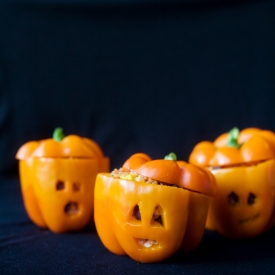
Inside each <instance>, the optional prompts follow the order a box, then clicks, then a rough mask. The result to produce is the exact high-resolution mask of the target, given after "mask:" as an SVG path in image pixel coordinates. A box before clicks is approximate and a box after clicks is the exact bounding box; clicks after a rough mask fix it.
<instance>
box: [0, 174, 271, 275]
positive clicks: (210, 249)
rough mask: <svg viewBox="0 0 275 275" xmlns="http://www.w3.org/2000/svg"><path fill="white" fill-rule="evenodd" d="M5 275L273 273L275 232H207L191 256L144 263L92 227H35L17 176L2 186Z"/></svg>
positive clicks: (0, 242)
mask: <svg viewBox="0 0 275 275" xmlns="http://www.w3.org/2000/svg"><path fill="white" fill-rule="evenodd" d="M0 206H1V208H0V271H1V274H3V275H4V274H160V273H161V274H241V273H244V274H274V273H275V261H274V255H275V232H274V231H271V232H269V233H267V234H264V235H262V236H260V237H258V238H255V239H252V240H238V241H232V240H228V239H225V238H223V237H221V236H220V235H219V234H217V233H214V232H208V231H206V232H205V234H204V237H203V240H202V242H201V244H200V245H199V246H198V247H197V248H196V249H195V250H194V251H193V252H191V253H189V254H185V255H182V254H175V255H174V256H172V257H171V258H169V259H167V260H166V261H164V262H161V263H154V264H141V263H138V262H135V261H134V260H132V259H131V258H129V257H128V256H117V255H114V254H112V253H111V252H109V251H108V250H107V249H106V248H105V247H104V246H103V245H102V243H101V241H100V239H99V237H98V236H97V233H96V230H95V228H94V227H93V226H91V227H90V228H86V229H85V230H83V231H81V232H77V233H66V234H65V233H64V234H55V233H52V232H51V231H49V230H47V229H40V228H38V227H37V226H36V225H34V224H33V223H32V222H31V221H30V220H29V218H28V217H27V215H26V212H25V210H24V206H23V202H22V197H21V191H20V184H19V180H18V179H17V178H9V179H2V180H1V184H0Z"/></svg>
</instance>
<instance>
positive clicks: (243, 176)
mask: <svg viewBox="0 0 275 275" xmlns="http://www.w3.org/2000/svg"><path fill="white" fill-rule="evenodd" d="M274 159H275V134H274V133H273V132H271V131H268V130H261V129H258V128H246V129H244V130H242V131H240V132H239V131H238V129H237V128H234V129H232V130H231V131H230V132H229V133H224V134H222V135H220V136H219V137H218V138H217V139H216V140H215V141H214V142H213V143H212V142H209V141H203V142H200V143H199V144H197V145H196V146H195V148H194V149H193V151H192V153H191V155H190V157H189V161H190V163H193V164H195V165H200V166H203V167H205V168H207V169H209V170H210V171H211V172H212V174H213V175H214V176H215V178H216V183H217V194H216V197H215V198H212V199H211V203H210V206H209V212H208V217H207V223H206V228H207V229H210V230H217V231H218V232H220V233H221V234H222V235H224V236H225V237H228V238H234V239H241V238H253V237H256V236H258V235H259V234H261V233H263V232H265V231H266V230H268V229H270V228H271V227H273V226H274V224H275V215H274V209H275V204H274V202H275V160H274Z"/></svg>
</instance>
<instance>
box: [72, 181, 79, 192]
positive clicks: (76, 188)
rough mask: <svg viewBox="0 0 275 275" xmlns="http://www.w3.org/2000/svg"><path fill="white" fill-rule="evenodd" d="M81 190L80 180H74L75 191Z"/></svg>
mask: <svg viewBox="0 0 275 275" xmlns="http://www.w3.org/2000/svg"><path fill="white" fill-rule="evenodd" d="M79 190H80V182H73V192H78V191H79Z"/></svg>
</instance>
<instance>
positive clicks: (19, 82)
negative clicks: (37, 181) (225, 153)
mask: <svg viewBox="0 0 275 275" xmlns="http://www.w3.org/2000/svg"><path fill="white" fill-rule="evenodd" d="M274 15H275V1H199V0H197V1H191V0H190V1H188V0H185V1H184V0H183V1H153V0H151V1H149V0H148V1H145V0H143V1H142V0H129V1H126V0H125V1H123V0H121V1H119V0H113V1H112V0H105V1H96V0H91V1H84V0H80V1H77V0H70V1H62V0H32V1H31V0H30V1H23V0H21V1H19V0H17V1H15V0H12V1H2V2H1V5H0V26H1V27H0V152H1V158H0V175H1V179H2V180H1V181H0V185H1V193H0V204H1V210H0V214H1V215H0V230H1V232H0V239H1V238H2V243H1V241H0V271H1V269H2V270H3V272H4V273H3V274H9V273H11V274H20V273H26V274H27V273H28V271H29V270H33V271H34V272H35V273H33V274H52V273H55V274H70V271H71V273H72V274H89V273H91V274H92V272H95V270H96V272H97V274H101V273H102V274H105V273H104V271H105V272H107V271H110V272H111V271H113V272H114V273H116V272H117V273H119V272H120V274H129V273H130V272H131V274H154V273H156V272H166V273H169V272H170V273H171V274H175V273H179V274H202V273H204V274H233V272H234V273H235V274H236V273H237V274H239V272H240V271H242V272H243V271H244V270H246V271H249V272H250V273H251V274H253V273H254V274H259V273H257V272H260V269H262V272H263V273H261V274H274V272H275V271H274V270H275V269H274V267H273V266H272V263H271V261H273V258H274V256H273V255H275V253H274V252H275V251H274V249H273V248H272V247H271V245H272V243H273V244H274V242H275V240H274V238H273V237H272V234H271V233H270V234H268V235H267V236H264V237H261V238H259V239H257V240H252V241H248V242H246V241H244V242H238V243H235V242H230V241H228V240H224V239H223V238H221V237H219V236H218V235H217V234H214V233H213V234H212V233H209V232H206V236H205V238H204V239H203V242H202V244H201V246H200V248H198V250H197V251H196V252H194V253H195V254H191V255H190V256H186V257H187V258H185V259H184V260H183V261H182V259H180V258H178V257H177V256H175V257H173V258H172V259H171V260H169V261H168V262H166V263H163V264H157V265H140V264H137V263H134V262H133V261H132V260H131V259H129V258H127V257H122V258H121V257H117V256H115V255H111V253H109V252H108V251H106V250H105V249H104V247H103V246H102V245H101V243H100V242H99V239H98V238H97V236H96V233H95V232H94V229H90V230H87V231H85V232H82V233H79V234H78V233H77V234H69V235H68V234H65V235H55V234H53V233H51V232H48V231H47V230H46V231H43V230H42V231H41V230H40V229H38V228H36V227H35V226H34V225H33V224H31V222H30V221H29V220H28V218H27V217H26V214H25V212H24V208H23V205H22V201H21V195H20V186H19V180H18V163H17V161H16V160H15V158H14V156H15V154H16V151H17V150H18V148H19V147H20V146H21V145H22V144H23V143H25V142H27V141H29V140H39V139H44V138H48V137H51V135H52V132H53V129H54V128H55V127H57V126H60V127H62V128H63V129H64V132H65V134H77V135H80V136H86V137H89V138H91V139H93V140H95V141H96V142H98V144H99V145H100V146H101V148H102V150H103V152H104V154H105V155H106V156H109V157H110V159H111V168H112V169H113V168H115V167H120V166H121V165H122V163H123V162H124V161H125V160H126V159H127V158H128V157H129V156H130V155H131V154H133V153H136V152H139V151H141V152H145V153H147V154H149V155H150V156H151V157H152V158H163V157H164V156H165V155H166V154H168V153H169V152H171V151H173V152H175V153H176V154H177V156H178V158H179V159H183V160H188V156H189V154H190V152H191V150H192V148H193V147H194V146H195V144H196V143H198V142H199V141H201V140H213V139H214V138H215V137H217V136H218V135H219V134H221V133H223V132H227V131H229V130H230V129H231V128H233V127H235V126H237V127H239V128H240V129H243V128H246V127H259V128H263V129H270V130H273V131H275V115H274V114H275V112H274V106H275V77H274V73H275V50H274V49H275V16H274ZM11 204H14V205H12V206H11ZM10 232H12V233H10ZM91 232H92V233H91ZM86 235H87V238H88V239H89V238H90V239H91V243H89V242H87V241H84V240H86ZM80 243H81V245H79V244H80ZM273 247H274V245H273ZM37 251H38V252H37ZM55 253H56V254H55ZM192 255H195V256H192ZM272 257H273V258H272ZM51 262H52V265H51V264H50V263H51ZM272 268H273V270H272ZM44 271H45V272H44ZM122 271H123V272H122ZM221 271H222V272H221ZM93 274H95V273H93Z"/></svg>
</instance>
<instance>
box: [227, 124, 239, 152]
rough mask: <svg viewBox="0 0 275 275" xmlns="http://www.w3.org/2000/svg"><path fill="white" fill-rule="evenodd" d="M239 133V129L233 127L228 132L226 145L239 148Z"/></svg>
mask: <svg viewBox="0 0 275 275" xmlns="http://www.w3.org/2000/svg"><path fill="white" fill-rule="evenodd" d="M239 134H240V130H239V129H238V128H237V127H234V128H233V129H232V130H230V131H229V133H228V138H227V143H226V146H230V147H235V148H240V147H241V144H239V143H238V137H239Z"/></svg>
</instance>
